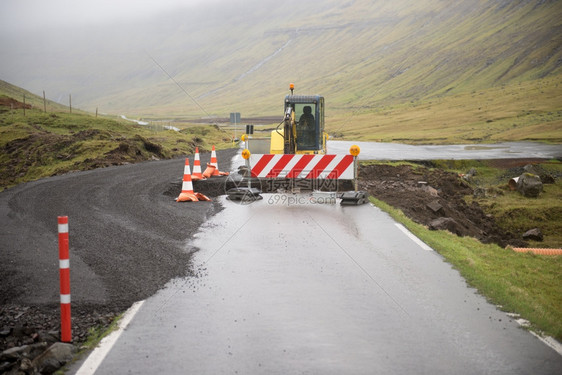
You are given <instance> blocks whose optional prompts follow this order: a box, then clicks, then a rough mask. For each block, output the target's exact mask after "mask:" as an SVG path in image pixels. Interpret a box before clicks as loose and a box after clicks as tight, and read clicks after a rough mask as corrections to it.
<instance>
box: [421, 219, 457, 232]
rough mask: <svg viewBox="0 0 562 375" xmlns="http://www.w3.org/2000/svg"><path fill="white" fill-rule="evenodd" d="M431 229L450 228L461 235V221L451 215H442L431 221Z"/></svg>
mask: <svg viewBox="0 0 562 375" xmlns="http://www.w3.org/2000/svg"><path fill="white" fill-rule="evenodd" d="M429 229H430V230H448V231H449V232H451V233H455V234H456V235H459V236H460V235H461V230H460V226H459V223H457V222H456V221H455V219H452V218H450V217H440V218H437V219H435V220H432V221H431V222H430V223H429Z"/></svg>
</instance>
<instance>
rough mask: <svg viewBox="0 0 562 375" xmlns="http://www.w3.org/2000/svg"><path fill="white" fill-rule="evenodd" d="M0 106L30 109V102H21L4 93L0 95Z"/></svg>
mask: <svg viewBox="0 0 562 375" xmlns="http://www.w3.org/2000/svg"><path fill="white" fill-rule="evenodd" d="M0 107H7V108H11V109H22V108H25V109H31V104H27V103H26V104H23V103H22V102H19V101H17V100H16V99H14V98H10V97H7V96H4V95H1V96H0Z"/></svg>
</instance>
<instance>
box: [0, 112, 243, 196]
mask: <svg viewBox="0 0 562 375" xmlns="http://www.w3.org/2000/svg"><path fill="white" fill-rule="evenodd" d="M212 145H215V146H216V147H217V149H221V148H227V147H232V143H231V138H230V135H229V134H227V133H225V132H224V131H223V130H221V129H220V128H219V127H218V126H215V125H200V126H189V127H185V128H184V129H181V131H173V130H163V131H154V130H151V128H149V127H146V126H141V125H137V124H135V123H132V122H128V121H124V120H114V119H108V118H103V117H94V116H92V115H87V114H75V113H72V114H70V113H61V112H57V113H44V112H43V111H39V110H36V109H29V110H27V111H26V115H25V116H24V115H23V111H21V110H9V109H6V108H5V107H0V190H1V189H3V188H6V187H10V186H15V185H17V184H19V183H23V182H27V181H32V180H36V179H39V178H43V177H48V176H53V175H58V174H63V173H67V172H72V171H81V170H88V169H94V168H100V167H107V166H111V165H121V164H126V163H135V162H140V161H144V160H154V159H169V158H173V157H177V156H182V155H190V154H193V152H194V151H195V147H199V148H200V152H205V151H209V150H210V149H211V147H212Z"/></svg>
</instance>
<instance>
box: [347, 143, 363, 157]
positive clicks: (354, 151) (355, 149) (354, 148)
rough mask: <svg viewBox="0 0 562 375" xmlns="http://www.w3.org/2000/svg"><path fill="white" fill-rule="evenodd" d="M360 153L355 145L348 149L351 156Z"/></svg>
mask: <svg viewBox="0 0 562 375" xmlns="http://www.w3.org/2000/svg"><path fill="white" fill-rule="evenodd" d="M360 152H361V149H360V148H359V146H357V145H353V146H351V147H350V148H349V153H350V154H351V155H353V156H357V155H359V153H360Z"/></svg>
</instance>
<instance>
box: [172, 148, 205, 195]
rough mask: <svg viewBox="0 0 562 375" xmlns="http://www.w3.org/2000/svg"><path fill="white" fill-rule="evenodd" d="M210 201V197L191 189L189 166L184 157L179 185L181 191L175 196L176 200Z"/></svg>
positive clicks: (187, 160)
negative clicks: (181, 178)
mask: <svg viewBox="0 0 562 375" xmlns="http://www.w3.org/2000/svg"><path fill="white" fill-rule="evenodd" d="M200 200H201V201H210V199H209V198H208V197H207V196H205V195H204V194H201V193H195V192H194V191H193V182H191V170H190V168H189V159H188V158H185V167H184V170H183V182H182V185H181V193H180V195H179V196H178V197H177V198H176V201H178V202H190V201H191V202H197V201H200Z"/></svg>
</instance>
